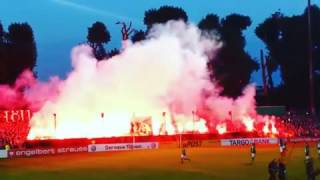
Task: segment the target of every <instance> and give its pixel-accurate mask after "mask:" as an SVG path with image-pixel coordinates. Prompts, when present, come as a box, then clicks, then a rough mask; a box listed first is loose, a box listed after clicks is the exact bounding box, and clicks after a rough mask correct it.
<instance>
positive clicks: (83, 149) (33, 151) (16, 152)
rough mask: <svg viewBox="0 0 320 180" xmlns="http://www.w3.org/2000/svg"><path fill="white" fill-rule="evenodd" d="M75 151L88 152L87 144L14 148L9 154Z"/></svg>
mask: <svg viewBox="0 0 320 180" xmlns="http://www.w3.org/2000/svg"><path fill="white" fill-rule="evenodd" d="M75 152H88V147H87V146H79V147H60V148H34V149H14V150H10V151H9V153H8V155H9V157H10V158H12V157H30V156H40V155H54V154H65V153H75Z"/></svg>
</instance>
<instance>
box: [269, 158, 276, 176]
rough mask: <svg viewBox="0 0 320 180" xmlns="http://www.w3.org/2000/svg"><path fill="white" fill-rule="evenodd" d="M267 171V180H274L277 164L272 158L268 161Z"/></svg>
mask: <svg viewBox="0 0 320 180" xmlns="http://www.w3.org/2000/svg"><path fill="white" fill-rule="evenodd" d="M268 172H269V180H276V179H277V172H278V164H277V161H276V159H273V160H272V161H271V162H270V163H269V165H268Z"/></svg>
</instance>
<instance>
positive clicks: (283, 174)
mask: <svg viewBox="0 0 320 180" xmlns="http://www.w3.org/2000/svg"><path fill="white" fill-rule="evenodd" d="M278 168H279V173H278V178H279V180H285V179H286V174H287V168H286V164H285V163H284V162H283V161H282V160H281V159H279V164H278Z"/></svg>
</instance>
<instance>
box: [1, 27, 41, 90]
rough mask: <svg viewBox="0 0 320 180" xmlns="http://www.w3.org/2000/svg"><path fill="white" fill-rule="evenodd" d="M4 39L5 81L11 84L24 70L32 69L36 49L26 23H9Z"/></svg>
mask: <svg viewBox="0 0 320 180" xmlns="http://www.w3.org/2000/svg"><path fill="white" fill-rule="evenodd" d="M6 41H7V42H6V44H5V46H6V53H7V58H8V59H7V60H6V63H5V64H6V67H7V71H8V76H7V77H6V81H7V82H6V83H9V84H13V83H14V82H15V80H16V79H17V77H18V76H19V75H20V74H21V73H22V72H23V71H24V70H27V69H28V70H30V71H33V70H34V68H35V66H36V59H37V49H36V43H35V40H34V36H33V31H32V28H31V26H30V25H29V24H27V23H13V24H11V25H10V26H9V27H8V33H7V37H6Z"/></svg>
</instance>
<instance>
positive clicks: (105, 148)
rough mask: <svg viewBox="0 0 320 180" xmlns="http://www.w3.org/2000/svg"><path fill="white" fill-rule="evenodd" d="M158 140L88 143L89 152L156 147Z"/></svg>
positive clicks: (157, 146)
mask: <svg viewBox="0 0 320 180" xmlns="http://www.w3.org/2000/svg"><path fill="white" fill-rule="evenodd" d="M158 148H159V143H158V142H141V143H117V144H90V145H88V151H89V152H106V151H127V150H138V149H158Z"/></svg>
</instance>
